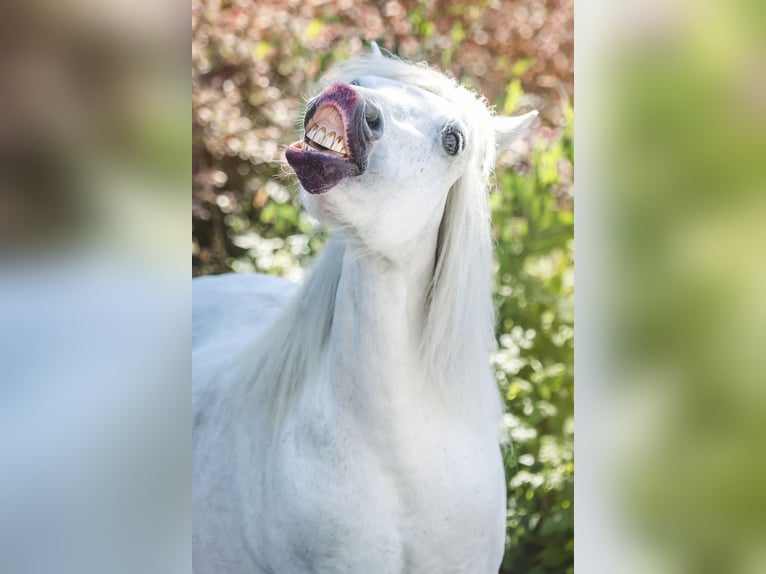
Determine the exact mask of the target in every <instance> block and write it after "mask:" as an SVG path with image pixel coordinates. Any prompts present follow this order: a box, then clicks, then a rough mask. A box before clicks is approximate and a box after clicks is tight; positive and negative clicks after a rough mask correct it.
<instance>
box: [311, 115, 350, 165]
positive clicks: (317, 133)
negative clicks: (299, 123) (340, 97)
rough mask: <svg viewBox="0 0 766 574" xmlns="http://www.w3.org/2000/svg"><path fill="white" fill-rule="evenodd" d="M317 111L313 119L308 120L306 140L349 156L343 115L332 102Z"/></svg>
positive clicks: (312, 116)
mask: <svg viewBox="0 0 766 574" xmlns="http://www.w3.org/2000/svg"><path fill="white" fill-rule="evenodd" d="M315 110H316V111H315V112H314V113H313V114H312V115H311V117H310V118H307V121H306V128H305V130H304V137H305V139H306V140H307V141H309V142H311V143H314V144H318V145H320V146H322V147H323V148H326V149H327V150H331V151H334V152H336V153H339V154H342V155H348V153H349V151H348V148H347V146H346V142H347V141H348V136H347V129H346V122H345V120H344V118H343V114H342V113H341V112H340V111H339V110H338V108H337V107H336V106H335V105H334V104H333V103H331V102H326V103H325V104H323V105H321V106H319V107H318V108H315Z"/></svg>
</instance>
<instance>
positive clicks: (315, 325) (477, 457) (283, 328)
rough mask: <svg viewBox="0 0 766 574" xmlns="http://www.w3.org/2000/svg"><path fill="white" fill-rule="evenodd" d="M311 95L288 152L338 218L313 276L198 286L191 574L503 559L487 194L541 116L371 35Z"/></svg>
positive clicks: (315, 200)
mask: <svg viewBox="0 0 766 574" xmlns="http://www.w3.org/2000/svg"><path fill="white" fill-rule="evenodd" d="M319 90H320V91H319V93H318V95H316V97H314V98H313V99H311V100H310V101H309V102H308V105H307V107H306V111H305V116H304V118H303V130H302V134H301V137H300V139H299V140H298V141H297V142H295V143H293V144H292V145H290V146H289V147H287V149H286V150H285V159H286V161H287V163H288V164H289V166H290V167H291V168H292V170H293V171H294V172H295V174H296V175H297V179H298V182H299V193H300V194H301V199H302V203H303V205H304V207H305V208H306V209H307V210H308V212H309V213H310V214H311V215H313V216H314V217H315V218H316V219H318V220H319V221H320V222H321V223H323V224H327V225H329V226H331V227H332V229H333V233H332V236H331V237H330V239H329V241H328V244H327V246H326V247H325V249H324V251H323V253H321V254H320V256H319V257H318V260H317V261H315V262H314V264H313V268H312V269H311V270H310V272H309V274H308V276H307V278H306V280H305V281H304V283H303V284H302V285H294V284H292V283H289V282H288V281H286V280H283V279H279V278H275V277H267V276H263V275H257V274H250V275H237V274H231V275H224V276H218V277H206V278H199V279H195V280H194V281H193V284H194V287H193V330H192V338H193V340H192V345H193V356H192V368H193V379H194V380H193V392H192V397H193V401H192V402H193V411H194V429H193V570H194V572H195V573H196V574H208V573H217V574H220V573H232V574H244V573H248V574H303V573H305V574H308V573H323V574H326V573H328V574H336V573H337V574H340V573H349V574H359V573H364V572H368V573H375V574H388V573H391V574H393V573H427V574H433V573H436V572H438V573H440V574H446V573H468V572H470V573H496V572H497V571H498V569H499V566H500V563H501V560H502V556H503V552H504V546H505V544H504V543H505V517H506V482H505V477H504V468H503V464H502V460H501V450H500V446H499V440H498V438H499V425H500V420H501V415H502V406H501V405H502V403H501V401H500V397H499V393H498V390H497V385H496V382H495V378H494V377H493V374H492V371H491V367H490V360H489V359H490V354H491V352H492V350H493V348H494V345H495V337H494V321H495V314H494V308H493V300H492V295H491V281H492V239H491V225H490V217H489V211H488V202H487V199H488V193H489V190H490V181H491V175H492V170H493V169H494V163H495V158H496V154H497V153H498V151H499V150H502V149H503V148H504V147H505V146H507V145H508V144H509V143H510V142H511V141H513V140H514V139H515V138H517V137H518V136H519V135H520V134H521V133H522V132H523V131H524V130H525V129H526V128H527V126H528V125H529V124H530V122H531V121H532V120H533V118H534V117H535V116H536V112H530V113H527V114H524V115H521V116H516V117H501V116H498V115H495V114H494V113H493V112H492V111H491V110H490V109H489V108H488V106H487V104H486V103H485V101H484V100H483V99H482V98H480V97H478V96H477V95H476V94H475V93H474V92H473V91H471V90H469V89H468V88H466V87H464V86H462V85H460V84H458V83H457V82H456V81H454V80H453V79H450V78H449V77H447V76H446V75H443V74H442V73H440V72H438V71H436V70H434V69H432V68H430V67H428V66H427V65H425V64H414V63H410V62H406V61H404V60H401V59H398V58H396V57H395V56H393V55H390V54H386V55H384V54H382V53H381V51H380V50H379V49H378V48H377V47H376V46H375V45H373V47H372V50H371V51H370V52H369V53H368V54H366V55H364V56H361V57H359V58H355V59H350V60H347V61H344V62H341V63H339V64H336V65H335V67H333V68H332V69H331V70H330V71H329V72H328V73H327V74H326V75H325V76H324V77H323V78H322V79H321V80H320V82H319Z"/></svg>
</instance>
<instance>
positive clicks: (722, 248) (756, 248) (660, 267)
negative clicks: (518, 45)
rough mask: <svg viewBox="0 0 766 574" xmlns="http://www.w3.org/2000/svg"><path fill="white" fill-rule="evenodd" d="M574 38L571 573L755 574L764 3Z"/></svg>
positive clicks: (643, 9) (761, 413)
mask: <svg viewBox="0 0 766 574" xmlns="http://www.w3.org/2000/svg"><path fill="white" fill-rule="evenodd" d="M576 22H577V61H576V69H577V76H576V85H577V97H578V100H577V101H578V106H577V113H578V125H579V127H580V128H581V129H580V130H579V131H578V142H577V143H578V154H581V155H578V167H577V169H578V171H577V189H578V195H577V197H578V206H577V210H578V211H577V233H576V237H577V240H576V243H577V245H576V249H577V271H576V282H577V295H576V297H575V299H576V304H575V307H576V309H577V336H576V345H575V346H576V361H575V364H576V365H577V367H576V376H575V379H576V381H577V385H576V386H577V400H576V403H577V404H576V411H577V435H576V437H577V438H576V451H577V454H578V475H577V477H578V482H577V485H578V487H577V496H576V497H575V498H576V499H577V500H576V502H577V508H578V514H577V520H576V531H577V533H578V550H577V556H578V558H577V560H576V566H577V569H578V571H580V572H588V573H592V572H599V573H601V572H603V573H613V572H621V573H627V572H651V573H652V574H655V573H656V574H664V573H669V572H684V573H686V572H688V573H697V572H699V573H705V572H710V573H712V572H727V573H735V572H736V573H748V574H755V573H760V572H766V494H764V488H763V486H764V484H766V462H765V460H764V456H763V454H764V445H766V353H764V343H765V342H766V338H765V337H766V304H764V296H765V295H766V255H765V249H766V161H764V160H765V159H766V3H764V2H758V1H754V0H729V1H721V0H713V1H707V2H691V1H676V2H656V1H649V2H641V3H638V2H635V3H620V5H619V6H618V5H615V4H614V3H610V2H606V1H596V2H588V1H587V0H583V2H579V1H578V6H577V16H576ZM580 136H582V137H580Z"/></svg>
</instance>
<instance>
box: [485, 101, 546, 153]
mask: <svg viewBox="0 0 766 574" xmlns="http://www.w3.org/2000/svg"><path fill="white" fill-rule="evenodd" d="M536 117H537V110H532V111H531V112H529V113H526V114H524V115H521V116H513V117H511V116H495V117H494V118H492V122H493V124H494V128H495V141H496V142H497V150H498V151H501V150H504V149H505V148H507V147H508V146H509V145H511V143H513V141H514V140H515V139H516V138H518V137H519V136H520V135H522V134H523V133H524V132H525V131H527V129H528V128H529V126H530V125H531V124H532V120H534V119H535V118H536Z"/></svg>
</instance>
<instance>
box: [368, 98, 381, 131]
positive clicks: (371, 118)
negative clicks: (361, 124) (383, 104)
mask: <svg viewBox="0 0 766 574" xmlns="http://www.w3.org/2000/svg"><path fill="white" fill-rule="evenodd" d="M364 121H365V122H367V126H368V127H369V128H370V130H372V131H373V132H380V131H381V128H382V127H383V118H382V117H381V113H380V109H378V107H377V106H376V105H375V104H372V103H370V102H366V105H365V108H364Z"/></svg>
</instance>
